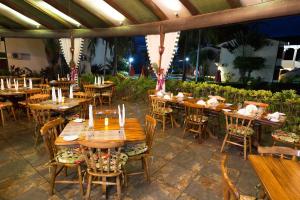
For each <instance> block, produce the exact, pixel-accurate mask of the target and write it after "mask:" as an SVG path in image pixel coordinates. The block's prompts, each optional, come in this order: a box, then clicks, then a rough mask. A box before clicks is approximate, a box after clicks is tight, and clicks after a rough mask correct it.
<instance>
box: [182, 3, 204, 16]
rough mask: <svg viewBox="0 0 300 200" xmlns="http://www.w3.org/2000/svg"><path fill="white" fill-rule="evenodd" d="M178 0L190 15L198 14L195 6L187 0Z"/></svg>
mask: <svg viewBox="0 0 300 200" xmlns="http://www.w3.org/2000/svg"><path fill="white" fill-rule="evenodd" d="M180 2H181V3H182V4H183V5H184V7H186V8H187V9H188V11H189V12H190V13H191V14H192V15H198V14H200V13H199V11H198V10H197V8H196V7H195V6H194V5H193V4H192V3H191V2H190V1H189V0H180Z"/></svg>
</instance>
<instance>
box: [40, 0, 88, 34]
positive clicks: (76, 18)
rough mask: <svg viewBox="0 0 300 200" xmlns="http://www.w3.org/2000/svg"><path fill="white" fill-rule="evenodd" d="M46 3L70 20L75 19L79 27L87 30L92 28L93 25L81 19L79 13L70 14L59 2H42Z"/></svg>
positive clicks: (50, 0)
mask: <svg viewBox="0 0 300 200" xmlns="http://www.w3.org/2000/svg"><path fill="white" fill-rule="evenodd" d="M44 1H45V2H46V3H48V4H49V5H51V6H53V7H54V8H56V9H57V10H59V11H60V12H62V13H64V14H66V15H69V16H70V17H71V18H73V19H75V20H76V21H78V22H79V23H80V24H81V25H83V26H85V27H87V28H92V27H93V25H92V24H90V23H89V20H86V19H83V18H82V17H81V13H74V12H72V13H70V12H68V11H69V8H67V7H66V6H64V5H62V4H61V3H59V1H56V0H44Z"/></svg>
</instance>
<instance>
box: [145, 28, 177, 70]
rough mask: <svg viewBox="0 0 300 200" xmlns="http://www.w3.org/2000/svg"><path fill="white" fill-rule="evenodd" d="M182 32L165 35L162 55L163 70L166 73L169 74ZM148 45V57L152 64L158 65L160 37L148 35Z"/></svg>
mask: <svg viewBox="0 0 300 200" xmlns="http://www.w3.org/2000/svg"><path fill="white" fill-rule="evenodd" d="M179 35H180V32H179V31H178V32H172V33H166V34H165V41H164V47H165V50H164V53H163V54H162V60H161V68H162V69H164V73H165V74H166V73H167V72H168V69H169V67H170V65H171V62H172V60H173V57H174V54H175V48H176V47H177V44H178V40H179ZM146 44H147V50H148V56H149V59H150V62H151V63H157V64H158V61H159V45H160V35H147V36H146Z"/></svg>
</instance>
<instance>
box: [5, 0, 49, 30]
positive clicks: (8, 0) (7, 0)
mask: <svg viewBox="0 0 300 200" xmlns="http://www.w3.org/2000/svg"><path fill="white" fill-rule="evenodd" d="M0 2H1V3H3V4H5V5H7V6H8V7H10V8H12V9H13V10H15V11H17V12H19V13H21V14H22V15H25V16H26V17H29V18H31V19H33V20H35V21H36V22H38V23H40V24H41V25H43V26H45V27H46V28H49V29H54V26H53V25H51V24H50V23H49V22H47V21H46V20H42V19H41V18H39V17H38V16H37V15H34V14H33V13H32V12H29V11H28V10H26V9H23V8H22V7H20V6H19V5H17V4H16V3H14V2H13V1H11V0H0Z"/></svg>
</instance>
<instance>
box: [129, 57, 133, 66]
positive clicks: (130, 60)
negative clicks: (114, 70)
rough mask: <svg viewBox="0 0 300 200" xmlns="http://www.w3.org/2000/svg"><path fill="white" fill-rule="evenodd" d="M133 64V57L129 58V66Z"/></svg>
mask: <svg viewBox="0 0 300 200" xmlns="http://www.w3.org/2000/svg"><path fill="white" fill-rule="evenodd" d="M132 62H133V57H129V64H130V65H131V63H132Z"/></svg>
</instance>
